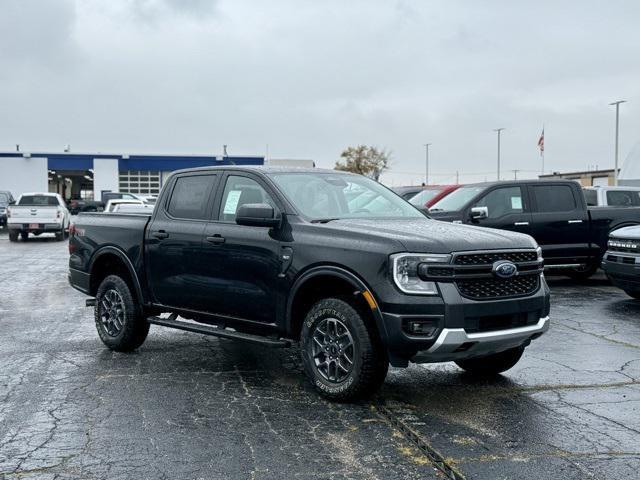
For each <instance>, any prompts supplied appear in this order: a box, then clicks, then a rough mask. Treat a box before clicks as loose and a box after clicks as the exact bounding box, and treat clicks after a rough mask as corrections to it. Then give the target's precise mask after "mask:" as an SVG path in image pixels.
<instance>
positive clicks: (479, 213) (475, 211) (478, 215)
mask: <svg viewBox="0 0 640 480" xmlns="http://www.w3.org/2000/svg"><path fill="white" fill-rule="evenodd" d="M469 217H470V218H471V220H482V219H483V218H488V217H489V208H488V207H473V208H472V209H471V211H470V212H469Z"/></svg>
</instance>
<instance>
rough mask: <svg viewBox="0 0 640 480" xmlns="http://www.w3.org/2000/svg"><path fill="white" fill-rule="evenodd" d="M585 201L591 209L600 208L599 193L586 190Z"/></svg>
mask: <svg viewBox="0 0 640 480" xmlns="http://www.w3.org/2000/svg"><path fill="white" fill-rule="evenodd" d="M584 199H585V200H586V201H587V205H589V206H590V207H597V206H598V192H596V191H595V190H584Z"/></svg>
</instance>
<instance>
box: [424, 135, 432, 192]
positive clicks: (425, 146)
mask: <svg viewBox="0 0 640 480" xmlns="http://www.w3.org/2000/svg"><path fill="white" fill-rule="evenodd" d="M429 145H431V144H430V143H425V144H424V148H425V150H426V155H427V156H426V159H425V176H424V184H425V185H429Z"/></svg>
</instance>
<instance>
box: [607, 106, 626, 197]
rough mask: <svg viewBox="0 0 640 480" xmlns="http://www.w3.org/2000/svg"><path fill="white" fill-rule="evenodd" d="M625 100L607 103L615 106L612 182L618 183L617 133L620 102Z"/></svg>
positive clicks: (618, 129)
mask: <svg viewBox="0 0 640 480" xmlns="http://www.w3.org/2000/svg"><path fill="white" fill-rule="evenodd" d="M625 102H626V100H618V101H617V102H612V103H610V104H609V105H615V106H616V149H615V154H614V155H615V160H614V167H613V184H614V185H616V186H617V185H618V133H619V131H620V104H621V103H625Z"/></svg>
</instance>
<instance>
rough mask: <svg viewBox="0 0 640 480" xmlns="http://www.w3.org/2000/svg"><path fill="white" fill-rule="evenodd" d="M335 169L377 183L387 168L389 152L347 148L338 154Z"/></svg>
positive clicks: (364, 147) (360, 146) (362, 147)
mask: <svg viewBox="0 0 640 480" xmlns="http://www.w3.org/2000/svg"><path fill="white" fill-rule="evenodd" d="M340 159H341V160H338V161H337V162H336V166H335V169H336V170H343V171H345V172H353V173H359V174H361V175H365V176H367V177H369V178H373V179H374V180H376V181H378V179H379V178H380V174H381V173H382V172H383V171H385V170H386V169H387V168H389V161H390V159H391V152H389V151H387V150H385V149H378V148H376V147H368V146H366V145H358V146H357V147H348V148H347V149H346V150H344V151H343V152H342V153H341V154H340Z"/></svg>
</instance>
